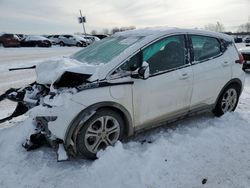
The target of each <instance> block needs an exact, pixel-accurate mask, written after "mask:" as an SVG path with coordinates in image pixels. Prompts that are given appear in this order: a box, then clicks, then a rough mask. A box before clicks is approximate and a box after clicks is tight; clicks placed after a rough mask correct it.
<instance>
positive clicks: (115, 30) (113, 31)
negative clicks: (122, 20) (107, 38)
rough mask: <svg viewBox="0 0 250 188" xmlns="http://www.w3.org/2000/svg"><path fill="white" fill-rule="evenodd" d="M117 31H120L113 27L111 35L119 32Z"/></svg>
mask: <svg viewBox="0 0 250 188" xmlns="http://www.w3.org/2000/svg"><path fill="white" fill-rule="evenodd" d="M119 31H120V29H119V28H118V27H114V28H113V29H112V30H111V33H112V34H115V33H117V32H119Z"/></svg>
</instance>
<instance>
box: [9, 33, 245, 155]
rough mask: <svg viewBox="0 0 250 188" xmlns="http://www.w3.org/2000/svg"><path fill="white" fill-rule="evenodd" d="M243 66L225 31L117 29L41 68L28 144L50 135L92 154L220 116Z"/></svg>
mask: <svg viewBox="0 0 250 188" xmlns="http://www.w3.org/2000/svg"><path fill="white" fill-rule="evenodd" d="M242 63H243V60H242V57H241V55H240V54H239V53H238V51H237V49H236V47H235V44H234V41H233V38H231V37H230V36H228V35H225V34H221V33H213V32H207V31H200V30H187V29H176V28H173V29H170V28H155V29H142V30H133V31H125V32H119V33H116V34H115V35H113V36H111V37H107V38H105V39H103V40H101V41H98V42H95V43H94V44H92V45H90V46H88V47H87V48H85V49H83V50H81V51H79V52H77V53H76V54H74V55H72V56H71V57H70V58H68V59H61V60H57V61H54V62H53V61H48V62H44V63H42V64H40V65H38V66H37V67H36V72H37V83H36V84H33V85H31V86H29V87H28V89H26V91H25V95H24V101H25V100H26V101H25V102H26V103H25V104H29V105H28V106H29V107H32V106H36V105H38V106H37V107H35V108H34V109H32V110H31V112H30V114H31V116H32V117H33V118H34V119H35V120H36V133H35V134H33V135H31V137H30V140H29V141H28V142H27V143H26V144H25V145H24V146H25V147H26V148H27V149H30V148H36V147H38V146H39V144H37V142H38V141H37V140H39V139H40V138H46V139H47V140H48V141H49V142H50V144H51V145H52V146H54V147H56V145H58V144H59V145H60V147H59V148H63V147H64V148H65V150H66V152H67V153H68V154H73V155H76V156H80V157H87V158H90V159H94V158H96V153H97V152H98V151H99V150H101V149H105V148H106V147H107V146H109V145H114V144H115V143H116V142H117V141H118V140H122V139H124V138H125V137H129V136H132V135H134V134H135V133H137V132H140V131H143V130H145V129H149V128H152V127H156V126H159V125H162V124H165V123H168V122H172V121H175V120H178V119H180V118H183V117H186V116H187V115H192V114H197V113H201V112H205V111H212V112H213V113H214V114H215V115H216V116H221V115H223V114H224V113H226V112H231V111H234V110H235V108H236V106H237V103H238V99H239V97H240V94H241V92H242V90H243V86H244V79H245V73H244V71H243V70H242ZM12 97H13V96H12ZM29 101H31V102H29ZM32 102H33V103H32ZM37 138H39V139H37ZM36 144H37V145H36ZM34 145H35V146H34ZM62 146H63V147H62ZM60 150H61V149H60Z"/></svg>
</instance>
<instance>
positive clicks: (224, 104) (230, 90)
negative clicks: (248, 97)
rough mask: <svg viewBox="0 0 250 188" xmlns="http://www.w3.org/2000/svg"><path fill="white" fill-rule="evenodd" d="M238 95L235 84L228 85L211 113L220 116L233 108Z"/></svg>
mask: <svg viewBox="0 0 250 188" xmlns="http://www.w3.org/2000/svg"><path fill="white" fill-rule="evenodd" d="M239 96H240V89H239V87H238V86H237V85H236V84H232V85H229V86H228V87H227V88H226V89H225V90H224V91H223V93H222V95H221V96H220V98H219V100H218V102H217V104H216V106H215V109H214V110H213V113H214V114H215V115H216V116H218V117H219V116H222V115H223V114H225V113H226V112H232V111H234V110H235V108H236V107H237V104H238V100H239Z"/></svg>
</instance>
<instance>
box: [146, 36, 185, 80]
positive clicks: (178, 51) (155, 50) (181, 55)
mask: <svg viewBox="0 0 250 188" xmlns="http://www.w3.org/2000/svg"><path fill="white" fill-rule="evenodd" d="M143 61H146V62H147V63H148V64H149V70H150V74H151V75H152V74H157V73H159V72H163V71H166V70H171V69H173V68H177V67H180V66H182V65H185V63H186V60H185V38H184V35H176V36H170V37H167V38H164V39H162V40H160V41H157V42H155V43H153V44H151V45H150V46H148V47H146V48H145V49H144V50H143Z"/></svg>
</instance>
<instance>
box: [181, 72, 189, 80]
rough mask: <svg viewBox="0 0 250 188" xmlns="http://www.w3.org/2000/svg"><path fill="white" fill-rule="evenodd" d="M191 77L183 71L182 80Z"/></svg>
mask: <svg viewBox="0 0 250 188" xmlns="http://www.w3.org/2000/svg"><path fill="white" fill-rule="evenodd" d="M188 77H189V75H188V73H182V74H181V76H180V80H185V79H187V78H188Z"/></svg>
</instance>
